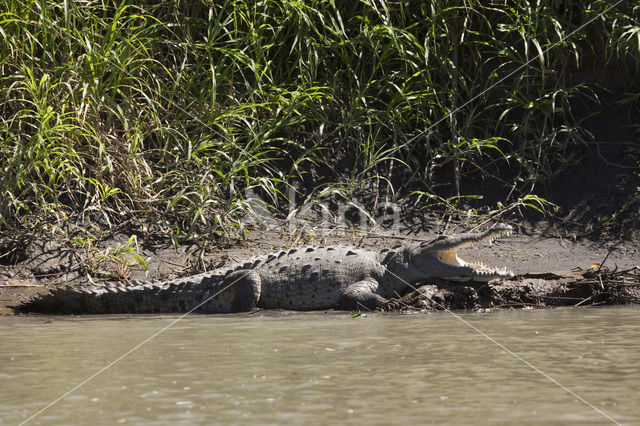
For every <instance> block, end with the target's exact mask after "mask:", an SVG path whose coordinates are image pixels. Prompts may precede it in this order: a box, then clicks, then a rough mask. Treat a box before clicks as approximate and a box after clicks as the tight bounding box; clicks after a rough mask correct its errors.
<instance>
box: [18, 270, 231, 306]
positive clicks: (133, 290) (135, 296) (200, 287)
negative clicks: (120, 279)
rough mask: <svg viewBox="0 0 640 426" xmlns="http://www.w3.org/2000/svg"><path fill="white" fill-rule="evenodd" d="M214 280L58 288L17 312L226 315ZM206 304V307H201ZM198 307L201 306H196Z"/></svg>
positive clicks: (225, 302) (206, 278) (31, 300)
mask: <svg viewBox="0 0 640 426" xmlns="http://www.w3.org/2000/svg"><path fill="white" fill-rule="evenodd" d="M216 282H218V280H215V279H213V277H204V278H201V279H197V280H184V279H183V280H176V281H165V282H160V281H150V282H139V281H136V282H133V283H132V284H127V285H125V284H121V283H118V284H113V283H107V284H105V285H101V286H93V285H91V286H82V287H71V286H66V287H60V288H55V289H52V290H50V291H49V292H48V293H44V294H41V295H38V296H35V297H34V298H32V299H30V300H27V301H25V302H22V303H21V304H20V305H18V306H14V307H13V308H14V309H16V310H17V311H19V312H37V313H43V314H78V315H80V314H151V313H174V312H189V311H190V310H192V309H194V308H196V307H198V308H197V309H196V311H197V312H229V311H230V310H231V304H230V303H229V302H228V301H226V300H225V299H224V298H221V297H214V298H211V296H212V295H214V294H215V290H216V287H218V286H216V285H215V283H216ZM203 302H205V303H203ZM198 305H201V306H198Z"/></svg>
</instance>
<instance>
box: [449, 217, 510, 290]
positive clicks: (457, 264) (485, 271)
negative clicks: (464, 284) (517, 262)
mask: <svg viewBox="0 0 640 426" xmlns="http://www.w3.org/2000/svg"><path fill="white" fill-rule="evenodd" d="M512 231H513V229H512V228H511V226H508V225H499V226H497V227H496V228H494V229H491V230H489V231H487V232H484V233H482V234H479V235H476V236H468V237H466V238H465V237H462V238H461V239H460V242H459V243H457V244H456V243H455V242H452V245H451V248H449V249H445V250H438V260H439V261H440V262H441V263H443V264H445V265H447V266H449V267H453V268H454V269H453V271H452V272H453V273H452V274H448V273H446V274H443V275H446V276H442V277H441V278H446V279H449V280H452V281H491V280H494V279H498V278H511V277H513V276H514V274H513V272H512V271H510V270H508V269H506V268H492V267H489V266H487V265H485V264H484V263H481V262H480V263H474V262H466V261H464V260H462V259H461V258H460V257H459V256H458V250H459V249H461V248H464V247H468V246H471V245H473V244H475V243H478V242H485V241H486V242H488V243H489V244H491V243H492V242H493V241H494V240H495V239H496V238H498V237H506V236H509V235H511V233H512ZM456 270H458V271H459V272H460V274H456V273H455V271H456Z"/></svg>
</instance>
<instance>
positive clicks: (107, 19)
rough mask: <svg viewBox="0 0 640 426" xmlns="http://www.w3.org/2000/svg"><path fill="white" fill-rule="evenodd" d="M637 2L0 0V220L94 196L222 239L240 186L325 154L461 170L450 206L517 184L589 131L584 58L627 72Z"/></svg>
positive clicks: (550, 174) (107, 212)
mask: <svg viewBox="0 0 640 426" xmlns="http://www.w3.org/2000/svg"><path fill="white" fill-rule="evenodd" d="M638 7H639V6H638V5H636V6H635V7H626V8H624V9H623V8H620V7H618V8H610V5H609V3H607V2H605V1H591V2H567V1H552V2H533V1H527V0H519V1H514V2H494V1H471V0H466V1H460V2H455V4H453V5H452V3H451V2H446V1H441V0H434V1H430V2H413V1H412V2H400V1H389V0H360V1H353V2H342V1H326V0H323V1H320V0H315V1H309V2H300V1H297V0H285V1H274V0H251V1H223V2H213V3H212V2H205V1H198V0H196V1H191V2H160V3H158V2H150V3H145V2H136V3H132V2H127V1H122V2H80V3H78V2H36V1H29V0H27V1H17V0H0V165H1V166H2V171H3V173H2V176H1V177H0V197H1V199H2V203H1V204H0V220H1V221H2V226H3V227H10V226H16V225H19V224H21V225H23V226H24V225H26V224H27V223H29V224H33V223H35V224H38V223H41V222H43V221H44V222H46V221H51V220H54V221H55V222H57V223H58V224H64V223H67V222H68V221H69V218H70V217H71V216H74V215H78V214H85V213H87V212H91V211H95V212H98V213H99V214H98V217H101V218H102V219H101V220H103V221H104V222H106V223H107V224H108V225H110V226H111V225H113V224H114V223H121V222H124V221H127V220H135V221H140V222H144V221H147V222H148V223H150V224H154V225H157V226H161V227H164V228H165V229H168V230H170V231H171V232H172V233H173V234H174V235H191V236H194V235H197V234H198V233H201V232H208V233H220V234H231V233H234V232H235V231H237V230H240V231H242V229H241V228H238V227H241V225H239V224H238V222H237V220H236V219H237V217H238V216H239V215H240V214H241V213H242V211H243V210H245V207H246V204H245V203H244V202H243V199H242V194H243V192H242V191H243V190H244V189H246V188H256V189H258V190H259V191H260V193H261V195H262V196H263V198H266V199H269V200H272V201H273V203H274V204H277V203H278V202H280V201H279V200H282V198H283V196H282V191H283V189H284V188H285V186H286V184H287V181H289V180H291V179H295V178H301V177H303V175H304V174H305V173H307V172H308V171H309V170H310V169H311V168H312V167H315V166H317V167H323V166H324V167H326V166H327V165H329V166H332V165H333V164H334V160H335V158H336V157H340V158H345V160H344V161H345V162H346V163H347V166H348V168H349V169H350V170H351V175H352V176H353V177H358V179H361V178H362V177H363V176H365V175H372V174H373V175H376V174H377V175H380V176H383V175H385V174H386V173H387V172H389V170H390V167H391V165H392V164H395V167H396V169H395V171H396V172H397V171H398V168H405V169H410V170H412V171H413V175H412V176H413V177H414V178H415V180H416V183H415V184H416V185H421V186H422V187H423V188H424V189H425V190H424V191H421V193H423V194H432V193H435V191H436V188H438V186H439V185H441V184H442V183H443V182H450V181H451V179H449V178H450V176H452V175H454V177H455V182H456V186H457V191H458V194H457V200H456V201H455V202H454V201H452V200H450V199H447V200H446V204H449V205H451V207H456V205H457V202H459V201H460V199H461V198H460V197H463V198H464V194H461V193H460V185H461V184H464V182H465V179H470V178H472V176H475V175H477V174H478V173H480V174H483V173H487V171H488V170H489V169H490V168H491V169H492V170H494V169H496V168H498V167H503V168H510V170H514V173H515V175H516V177H515V178H514V183H515V185H514V186H515V187H516V193H518V194H520V195H521V196H522V197H524V196H525V195H526V194H529V188H530V187H531V186H532V185H534V184H535V183H536V182H539V181H544V180H550V179H553V178H555V177H557V176H558V175H560V174H561V173H562V172H563V171H564V170H565V169H566V168H567V167H568V166H570V165H571V164H572V162H573V161H575V159H576V158H577V157H576V153H577V152H578V151H576V147H579V146H580V145H581V144H583V143H584V142H585V141H586V140H588V139H589V135H588V134H587V132H585V131H584V129H583V128H582V127H581V120H582V119H583V118H584V117H580V116H575V115H574V112H573V111H574V108H575V107H576V106H577V105H582V104H586V105H589V106H590V107H594V108H595V107H596V106H597V96H596V95H595V92H594V91H593V90H592V88H591V87H589V86H587V85H585V84H582V83H576V82H575V81H574V80H573V79H572V74H571V73H572V72H573V71H574V70H577V69H580V68H581V67H584V66H585V65H584V62H585V59H584V58H590V59H589V60H593V57H594V55H598V53H597V52H598V51H600V50H601V49H604V51H605V55H604V57H603V58H596V59H600V60H607V61H609V63H614V62H616V63H617V62H621V63H623V64H624V65H625V67H626V69H627V71H628V72H629V73H630V75H631V73H634V72H636V71H637V70H635V69H632V68H633V67H631V66H630V65H633V64H637V63H638V60H637V59H638V55H640V47H639V46H640V30H638V28H640V26H639V24H638V21H637V18H636V17H637V13H638ZM609 33H611V34H614V35H615V36H612V37H609ZM605 58H606V59H605ZM626 99H627V101H628V102H629V103H634V104H635V105H637V88H636V91H634V89H633V88H630V90H629V94H628V96H627V98H626ZM314 165H315V166H314ZM442 176H446V177H445V178H443V177H442ZM321 183H327V184H330V183H331V182H317V184H318V185H319V184H321ZM433 197H440V198H442V196H441V195H437V196H436V195H433ZM442 199H443V200H444V198H442ZM522 200H525V198H522ZM526 204H527V203H525V202H523V204H522V205H526ZM534 204H535V203H534ZM158 218H162V219H161V220H158Z"/></svg>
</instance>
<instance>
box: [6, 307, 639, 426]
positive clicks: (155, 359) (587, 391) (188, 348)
mask: <svg viewBox="0 0 640 426" xmlns="http://www.w3.org/2000/svg"><path fill="white" fill-rule="evenodd" d="M176 319H178V317H169V316H134V317H123V316H101V317H44V316H40V317H4V318H0V339H1V340H0V342H1V344H0V424H3V425H4V424H20V423H22V422H24V421H26V420H28V419H30V418H31V419H30V420H29V422H28V423H27V424H34V425H36V424H157V425H165V424H334V423H338V422H339V423H342V424H390V423H396V424H431V423H434V424H470V423H472V424H515V423H519V424H538V423H543V422H544V423H551V424H554V423H555V424H568V423H569V424H570V423H574V424H615V422H619V423H622V424H640V368H639V366H640V309H639V308H632V307H631V308H630V307H618V308H582V309H563V310H560V309H558V310H536V311H505V312H495V313H455V314H451V313H444V312H443V313H435V314H415V315H380V314H372V315H368V316H366V317H356V318H351V317H350V316H349V315H348V314H345V313H305V314H287V313H282V312H271V313H257V314H253V315H246V314H245V315H214V316H196V315H193V316H188V317H186V318H184V319H180V320H178V321H177V322H176ZM163 329H164V331H161V330H163ZM160 331H161V332H160ZM158 332H160V333H159V334H158ZM154 334H157V335H156V336H155V337H152V338H150V337H151V336H153V335H154ZM148 339H150V340H148ZM147 340H148V341H147ZM145 341H146V343H143V342H145ZM138 345H140V346H139V347H138V348H137V349H134V350H132V349H133V348H135V347H136V346H138ZM129 351H131V352H130V353H129V354H128V355H126V356H125V357H124V358H120V360H119V361H118V362H116V363H115V364H113V365H111V366H110V367H108V368H106V369H104V368H105V367H106V366H107V365H109V364H110V363H112V362H113V361H115V360H118V359H119V357H122V356H123V355H125V354H127V353H128V352H129ZM102 369H104V370H102ZM101 370H102V372H100V371H101ZM96 373H99V374H97V375H96ZM92 375H95V377H93V378H92V379H90V380H87V379H89V378H90V377H91V376H92ZM85 381H86V382H85ZM83 382H84V384H82V386H80V387H78V388H77V389H75V390H74V391H73V392H71V393H69V394H68V395H67V396H66V397H64V398H61V399H60V400H59V401H58V402H56V403H54V404H53V405H51V406H49V407H48V408H47V409H46V410H44V411H42V412H40V413H39V414H37V415H36V416H35V417H32V416H34V414H36V413H38V412H39V411H40V410H42V409H43V408H44V407H46V406H47V405H48V404H50V403H52V402H53V401H56V400H57V399H59V398H60V397H61V396H62V395H64V394H65V393H66V392H68V391H69V390H71V389H72V388H74V387H76V386H78V385H79V384H81V383H83ZM571 392H573V394H572V393H571ZM607 416H609V418H608V417H607Z"/></svg>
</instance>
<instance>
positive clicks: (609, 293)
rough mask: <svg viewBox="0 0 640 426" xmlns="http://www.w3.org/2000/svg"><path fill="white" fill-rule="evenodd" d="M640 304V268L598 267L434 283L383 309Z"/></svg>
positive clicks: (434, 309) (392, 302)
mask: <svg viewBox="0 0 640 426" xmlns="http://www.w3.org/2000/svg"><path fill="white" fill-rule="evenodd" d="M627 304H640V268H638V267H634V268H632V269H627V270H611V269H608V268H606V267H602V268H600V267H594V268H589V269H586V270H578V269H576V270H573V271H562V272H547V273H528V274H522V275H517V276H515V277H514V278H512V279H509V280H495V281H492V282H490V283H465V284H461V283H457V284H454V283H447V282H432V283H426V284H423V285H420V286H418V287H417V288H416V289H415V290H414V291H411V292H409V293H408V294H406V295H404V296H402V297H400V298H398V299H395V300H392V301H390V302H389V303H388V304H387V305H386V306H385V307H384V308H383V310H385V311H400V312H415V311H439V310H445V309H449V310H456V309H465V310H474V311H486V310H493V309H505V308H543V307H554V306H566V307H578V306H600V305H627Z"/></svg>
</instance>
